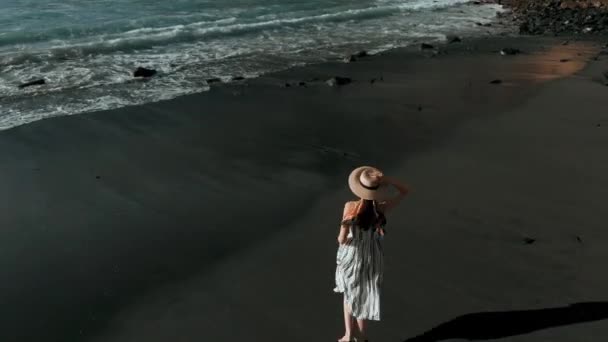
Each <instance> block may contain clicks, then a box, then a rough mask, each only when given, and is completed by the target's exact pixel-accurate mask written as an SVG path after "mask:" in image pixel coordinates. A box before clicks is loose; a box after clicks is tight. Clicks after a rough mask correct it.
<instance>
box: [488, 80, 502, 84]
mask: <svg viewBox="0 0 608 342" xmlns="http://www.w3.org/2000/svg"><path fill="white" fill-rule="evenodd" d="M501 83H502V80H492V81H490V84H501Z"/></svg>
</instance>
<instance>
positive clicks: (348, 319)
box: [340, 298, 355, 341]
mask: <svg viewBox="0 0 608 342" xmlns="http://www.w3.org/2000/svg"><path fill="white" fill-rule="evenodd" d="M354 323H355V319H354V318H353V316H352V312H351V311H350V308H349V307H348V303H347V302H346V298H345V299H344V336H343V337H342V338H341V339H340V341H350V340H351V338H352V336H353V335H352V331H353V325H354Z"/></svg>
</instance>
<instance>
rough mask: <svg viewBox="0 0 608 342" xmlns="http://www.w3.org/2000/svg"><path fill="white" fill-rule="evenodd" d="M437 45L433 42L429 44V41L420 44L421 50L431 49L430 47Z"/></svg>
mask: <svg viewBox="0 0 608 342" xmlns="http://www.w3.org/2000/svg"><path fill="white" fill-rule="evenodd" d="M434 48H435V47H434V46H433V45H431V44H427V43H422V44H420V50H430V49H434Z"/></svg>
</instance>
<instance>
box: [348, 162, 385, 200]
mask: <svg viewBox="0 0 608 342" xmlns="http://www.w3.org/2000/svg"><path fill="white" fill-rule="evenodd" d="M383 176H384V174H383V173H382V171H380V170H379V169H378V168H375V167H373V166H360V167H358V168H356V169H354V170H353V171H352V172H351V173H350V176H348V186H349V187H350V190H351V191H352V192H353V194H355V195H356V196H357V197H359V198H362V199H366V200H376V201H379V200H383V199H386V198H387V195H388V192H387V191H386V186H384V185H383V184H382V182H381V181H382V177H383Z"/></svg>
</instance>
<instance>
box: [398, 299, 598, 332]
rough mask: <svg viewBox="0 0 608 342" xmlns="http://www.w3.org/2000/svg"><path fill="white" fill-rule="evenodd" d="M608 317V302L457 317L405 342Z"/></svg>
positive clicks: (524, 330)
mask: <svg viewBox="0 0 608 342" xmlns="http://www.w3.org/2000/svg"><path fill="white" fill-rule="evenodd" d="M606 318H608V302H586V303H577V304H571V305H568V306H565V307H558V308H548V309H539V310H518V311H502V312H478V313H472V314H467V315H463V316H459V317H456V318H454V319H452V320H450V321H447V322H445V323H442V324H440V325H438V326H436V327H435V328H433V329H431V330H429V331H427V332H425V333H424V334H422V335H419V336H416V337H412V338H409V339H407V340H405V342H436V341H442V340H447V339H467V340H491V339H498V338H503V337H508V336H514V335H522V334H527V333H530V332H533V331H536V330H541V329H546V328H552V327H559V326H564V325H569V324H576V323H583V322H591V321H597V320H602V319H606Z"/></svg>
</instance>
